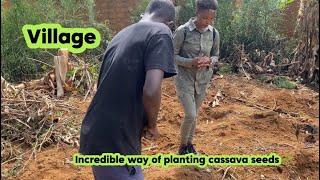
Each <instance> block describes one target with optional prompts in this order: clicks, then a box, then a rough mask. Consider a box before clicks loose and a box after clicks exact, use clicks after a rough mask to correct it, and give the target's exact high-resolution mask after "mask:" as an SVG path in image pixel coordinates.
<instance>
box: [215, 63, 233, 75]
mask: <svg viewBox="0 0 320 180" xmlns="http://www.w3.org/2000/svg"><path fill="white" fill-rule="evenodd" d="M232 70H233V67H232V65H230V64H223V65H222V66H220V67H219V71H218V74H232Z"/></svg>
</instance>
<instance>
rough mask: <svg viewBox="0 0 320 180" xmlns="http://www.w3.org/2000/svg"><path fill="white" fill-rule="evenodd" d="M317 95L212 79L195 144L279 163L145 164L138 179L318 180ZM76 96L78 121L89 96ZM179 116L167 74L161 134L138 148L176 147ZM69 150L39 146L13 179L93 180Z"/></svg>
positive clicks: (173, 150)
mask: <svg viewBox="0 0 320 180" xmlns="http://www.w3.org/2000/svg"><path fill="white" fill-rule="evenodd" d="M219 90H220V91H221V94H222V95H223V96H224V98H223V99H220V105H219V106H216V107H212V104H213V103H212V101H214V99H215V98H214V97H215V95H216V94H217V92H218V91H219ZM318 99H319V94H318V93H317V92H314V91H312V90H310V89H308V88H306V87H304V86H299V87H298V89H295V90H287V89H279V88H276V87H274V86H272V85H266V84H262V83H260V82H257V81H255V80H250V81H249V80H246V79H245V78H244V77H239V76H236V75H228V76H225V77H222V78H221V77H218V78H217V77H216V78H214V80H213V83H212V85H211V87H210V88H209V89H208V95H207V97H206V100H205V102H204V103H203V105H202V107H201V110H200V114H199V118H198V121H197V129H196V136H195V139H194V143H195V147H196V149H197V150H198V151H199V152H201V153H205V154H208V155H217V154H267V153H271V152H275V153H278V154H279V155H280V156H281V157H282V159H283V164H282V165H281V166H280V167H210V168H206V169H197V168H192V167H188V168H186V167H175V168H167V169H162V168H158V167H151V168H148V169H144V176H145V179H146V180H180V179H190V180H191V179H203V180H206V179H319V178H318V176H319V135H318V130H319V120H318V118H319V100H318ZM79 101H80V100H79ZM79 101H75V100H74V99H73V100H72V102H73V104H74V105H75V106H78V107H79V108H80V113H81V114H80V115H79V112H74V115H75V117H76V118H74V120H75V121H77V122H79V126H80V123H81V120H82V118H81V117H83V115H84V113H85V111H86V108H87V106H88V105H89V101H87V102H84V103H79ZM267 108H269V110H268V109H267ZM183 116H184V114H183V110H182V107H181V105H180V104H179V102H178V99H177V97H176V92H175V88H174V83H173V80H172V79H168V80H165V82H164V85H163V96H162V106H161V112H160V115H159V119H158V127H159V130H160V133H161V137H160V138H159V139H158V140H157V141H156V142H150V141H146V140H143V154H156V153H176V152H177V150H178V146H179V128H180V124H181V120H182V118H183ZM310 129H311V130H310ZM307 131H308V132H309V133H307ZM310 133H314V134H311V135H310ZM77 148H78V147H70V146H68V145H65V144H58V145H56V146H55V147H52V146H51V147H49V148H47V149H46V150H44V151H42V152H40V153H39V154H38V155H37V159H36V160H33V161H32V162H31V163H30V164H29V165H28V166H27V167H26V171H25V172H24V173H22V174H21V175H20V176H19V178H18V179H26V180H27V179H32V180H34V179H68V180H73V179H77V180H78V179H79V180H80V179H93V176H92V173H91V169H90V168H88V167H86V168H83V167H75V166H73V165H72V164H71V162H70V160H71V157H72V154H73V153H75V152H77Z"/></svg>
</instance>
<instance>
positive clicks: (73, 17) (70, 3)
mask: <svg viewBox="0 0 320 180" xmlns="http://www.w3.org/2000/svg"><path fill="white" fill-rule="evenodd" d="M3 3H4V1H1V60H2V61H1V76H3V77H4V78H5V79H7V80H9V81H21V80H26V79H30V78H34V77H35V76H37V75H39V74H41V73H42V72H45V71H46V68H47V67H46V66H45V65H43V64H41V63H36V62H34V61H33V60H31V59H37V60H40V61H43V62H47V63H49V64H51V63H52V62H53V61H52V55H50V54H49V53H51V54H54V55H55V54H56V52H57V50H47V51H46V50H43V49H42V50H40V49H29V48H28V47H27V46H26V43H25V41H24V38H23V35H22V27H23V25H25V24H38V23H43V22H47V23H60V24H61V25H62V26H63V27H95V28H96V29H98V31H99V32H100V33H101V36H102V41H103V42H102V43H101V44H100V47H99V48H96V49H93V50H88V51H86V52H84V53H83V54H81V56H86V57H87V58H86V59H87V60H88V61H96V59H98V58H99V56H100V55H101V54H102V53H103V51H104V50H105V43H104V41H106V40H108V39H110V30H109V28H108V27H107V26H106V25H105V24H100V23H96V22H95V21H94V19H95V17H94V14H95V13H94V8H93V5H94V3H93V0H38V1H26V0H10V1H9V4H10V7H9V8H7V7H5V6H4V5H3ZM48 52H49V53H48Z"/></svg>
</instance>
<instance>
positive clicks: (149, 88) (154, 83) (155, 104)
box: [142, 69, 164, 139]
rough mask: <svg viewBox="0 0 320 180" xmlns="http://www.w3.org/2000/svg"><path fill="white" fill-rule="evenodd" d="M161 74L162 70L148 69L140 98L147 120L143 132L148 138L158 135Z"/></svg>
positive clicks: (154, 137)
mask: <svg viewBox="0 0 320 180" xmlns="http://www.w3.org/2000/svg"><path fill="white" fill-rule="evenodd" d="M163 74H164V73H163V71H162V70H160V69H150V70H148V71H147V73H146V80H145V83H144V87H143V96H142V98H143V105H144V110H145V112H146V115H147V120H148V124H147V127H146V134H145V136H146V138H148V139H156V138H157V137H158V135H159V133H158V129H157V118H158V113H159V109H160V103H161V83H162V79H163Z"/></svg>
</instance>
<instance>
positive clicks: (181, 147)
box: [178, 146, 189, 155]
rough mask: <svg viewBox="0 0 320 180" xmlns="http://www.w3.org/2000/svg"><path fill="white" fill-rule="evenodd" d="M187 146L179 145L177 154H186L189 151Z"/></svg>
mask: <svg viewBox="0 0 320 180" xmlns="http://www.w3.org/2000/svg"><path fill="white" fill-rule="evenodd" d="M188 147H189V146H180V148H179V152H178V154H179V155H185V154H188V153H189V152H188Z"/></svg>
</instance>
